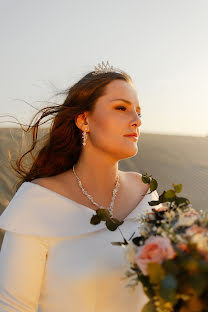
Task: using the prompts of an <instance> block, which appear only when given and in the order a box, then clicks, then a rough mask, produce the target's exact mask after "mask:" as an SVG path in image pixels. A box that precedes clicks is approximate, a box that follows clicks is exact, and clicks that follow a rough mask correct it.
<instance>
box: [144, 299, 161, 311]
mask: <svg viewBox="0 0 208 312" xmlns="http://www.w3.org/2000/svg"><path fill="white" fill-rule="evenodd" d="M156 311H157V310H156V307H155V305H154V303H153V301H152V300H151V301H148V302H147V303H146V304H145V305H144V307H143V308H142V311H141V312H156Z"/></svg>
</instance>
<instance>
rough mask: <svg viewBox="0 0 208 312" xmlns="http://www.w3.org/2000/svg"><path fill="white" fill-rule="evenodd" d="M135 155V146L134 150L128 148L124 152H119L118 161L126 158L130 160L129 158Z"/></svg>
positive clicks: (136, 148) (136, 151)
mask: <svg viewBox="0 0 208 312" xmlns="http://www.w3.org/2000/svg"><path fill="white" fill-rule="evenodd" d="M122 152H123V153H122ZM137 153H138V147H137V146H136V147H135V148H130V147H128V148H127V149H125V151H121V152H120V155H119V156H120V159H126V158H131V157H134V156H136V154H137Z"/></svg>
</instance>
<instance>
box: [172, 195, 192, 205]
mask: <svg viewBox="0 0 208 312" xmlns="http://www.w3.org/2000/svg"><path fill="white" fill-rule="evenodd" d="M175 202H176V205H179V204H182V203H183V204H190V201H189V200H188V199H187V198H184V197H176V199H175Z"/></svg>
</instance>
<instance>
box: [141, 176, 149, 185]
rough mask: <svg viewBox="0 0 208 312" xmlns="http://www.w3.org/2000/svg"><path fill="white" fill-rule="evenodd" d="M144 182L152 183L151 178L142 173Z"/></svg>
mask: <svg viewBox="0 0 208 312" xmlns="http://www.w3.org/2000/svg"><path fill="white" fill-rule="evenodd" d="M142 182H143V183H145V184H150V178H149V177H148V176H147V175H146V174H143V175H142Z"/></svg>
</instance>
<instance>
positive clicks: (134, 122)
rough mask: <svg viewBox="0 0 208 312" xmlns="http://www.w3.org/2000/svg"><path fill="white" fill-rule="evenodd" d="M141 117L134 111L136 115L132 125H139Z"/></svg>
mask: <svg viewBox="0 0 208 312" xmlns="http://www.w3.org/2000/svg"><path fill="white" fill-rule="evenodd" d="M140 118H141V117H139V116H138V114H137V113H136V117H135V119H134V121H133V122H132V125H136V126H137V127H140V126H141V124H142V122H141V119H140Z"/></svg>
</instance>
